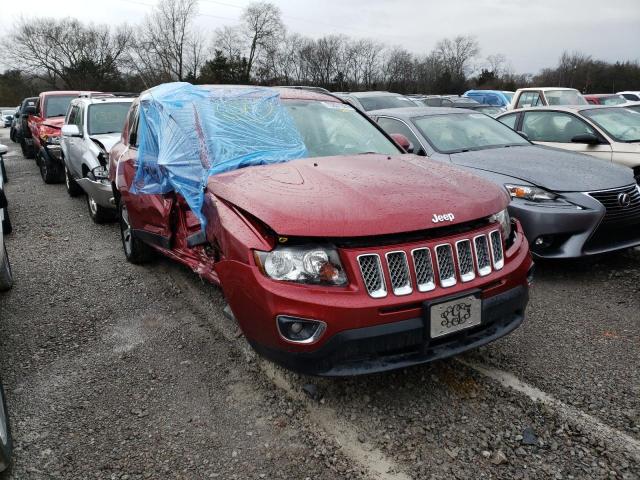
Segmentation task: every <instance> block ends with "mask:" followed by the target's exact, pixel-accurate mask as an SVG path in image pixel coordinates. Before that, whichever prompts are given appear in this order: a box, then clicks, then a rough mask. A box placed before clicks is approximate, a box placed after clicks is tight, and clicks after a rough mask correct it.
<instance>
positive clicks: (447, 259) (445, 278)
mask: <svg viewBox="0 0 640 480" xmlns="http://www.w3.org/2000/svg"><path fill="white" fill-rule="evenodd" d="M436 261H437V263H438V276H439V277H440V285H442V286H443V287H445V288H446V287H452V286H453V285H455V284H456V283H457V280H456V267H455V264H454V263H453V252H452V249H451V245H449V244H448V243H445V244H443V245H438V246H437V247H436Z"/></svg>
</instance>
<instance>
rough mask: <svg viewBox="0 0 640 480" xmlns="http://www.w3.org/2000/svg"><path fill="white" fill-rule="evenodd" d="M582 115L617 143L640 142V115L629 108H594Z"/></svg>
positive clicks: (583, 112)
mask: <svg viewBox="0 0 640 480" xmlns="http://www.w3.org/2000/svg"><path fill="white" fill-rule="evenodd" d="M580 113H582V115H584V116H585V117H587V118H588V119H590V120H591V121H592V122H593V123H595V124H596V125H597V126H599V127H600V128H601V129H603V130H604V131H605V132H607V134H608V135H609V136H610V137H611V138H613V139H614V140H616V141H617V142H640V113H638V112H637V111H633V110H629V109H628V108H620V107H617V108H594V109H592V110H583V111H582V112H580Z"/></svg>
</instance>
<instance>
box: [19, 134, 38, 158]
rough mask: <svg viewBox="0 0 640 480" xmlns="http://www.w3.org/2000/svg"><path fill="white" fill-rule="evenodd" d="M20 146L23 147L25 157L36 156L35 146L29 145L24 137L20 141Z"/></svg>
mask: <svg viewBox="0 0 640 480" xmlns="http://www.w3.org/2000/svg"><path fill="white" fill-rule="evenodd" d="M20 148H21V149H22V155H24V158H31V159H33V158H36V154H35V152H34V149H33V146H30V145H27V141H26V140H25V139H24V138H23V139H22V140H21V141H20Z"/></svg>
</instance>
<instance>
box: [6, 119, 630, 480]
mask: <svg viewBox="0 0 640 480" xmlns="http://www.w3.org/2000/svg"><path fill="white" fill-rule="evenodd" d="M7 136H8V130H7V129H4V130H1V131H0V142H2V143H9V141H8V139H7ZM9 145H10V147H11V148H12V151H13V154H12V155H10V156H9V157H7V160H6V164H7V171H8V175H9V177H10V183H9V184H8V185H7V192H8V197H9V201H10V213H11V216H12V222H13V224H14V233H13V234H12V235H10V236H8V237H6V240H7V247H8V250H9V255H10V257H11V260H12V265H13V269H14V276H15V286H14V288H13V290H12V291H10V292H8V293H6V294H3V295H1V296H0V352H1V353H0V372H1V373H2V376H3V380H4V383H5V386H6V390H7V397H8V402H9V406H10V413H11V416H12V420H13V433H14V437H15V452H14V453H15V456H14V464H13V466H12V468H11V470H10V472H7V473H6V474H5V475H4V476H2V475H0V478H3V479H16V480H17V479H20V480H21V479H31V478H33V479H40V478H56V479H58V478H64V479H94V478H95V479H116V478H118V479H127V478H129V479H136V478H153V479H156V478H158V479H164V478H184V479H192V478H193V479H200V478H220V479H227V478H237V479H245V478H249V479H253V478H256V479H260V478H283V479H306V478H309V479H336V478H340V479H348V478H352V479H360V478H372V479H374V478H377V479H382V480H406V479H409V478H413V479H432V478H433V479H441V478H460V479H462V478H504V479H515V478H530V479H539V478H552V479H570V478H574V479H583V478H612V479H613V478H616V479H617V478H624V479H638V478H640V455H639V453H638V452H640V413H639V412H640V408H639V406H640V376H639V374H638V369H637V366H638V365H639V364H640V321H639V320H640V313H638V312H640V308H639V307H640V294H639V293H640V252H639V251H630V252H625V253H621V254H617V255H610V256H606V257H599V258H597V259H595V260H590V261H582V262H563V263H541V264H539V265H538V267H539V268H538V277H537V283H536V286H535V287H534V289H533V290H532V299H531V304H530V308H529V318H528V321H527V322H526V323H525V324H524V325H523V327H521V328H520V329H519V330H518V331H516V332H515V333H514V334H513V335H511V336H509V337H508V338H505V339H502V340H501V341H498V342H496V343H494V344H492V345H490V346H487V347H485V348H482V349H480V350H478V351H476V352H472V353H470V354H468V355H466V356H464V358H463V360H465V361H467V362H471V363H474V364H481V365H485V366H492V367H494V368H496V369H500V370H504V371H506V372H509V373H512V374H514V375H516V376H517V377H518V378H520V379H521V380H523V381H524V382H527V383H528V384H531V385H532V386H534V387H537V388H538V389H541V390H543V391H545V392H547V393H548V394H550V395H552V396H554V397H555V398H557V399H558V400H560V401H561V402H564V403H565V404H566V405H569V406H570V407H574V408H575V409H579V410H580V411H582V412H585V413H588V414H590V415H591V416H592V417H594V419H595V420H594V421H596V422H600V423H601V424H602V425H603V426H604V427H610V428H612V429H614V432H619V439H617V440H616V441H611V442H610V441H608V440H607V439H606V438H604V437H603V435H602V434H601V432H600V430H599V429H593V428H585V427H584V425H582V424H581V423H580V422H578V421H575V422H574V421H573V420H572V418H571V416H569V417H567V415H564V414H563V412H562V411H559V409H558V408H555V407H554V406H553V405H548V404H544V403H541V402H534V401H532V400H531V399H530V398H528V397H527V396H525V395H522V394H520V393H517V392H515V391H514V390H512V389H510V388H506V387H504V386H502V385H500V384H499V383H497V382H495V381H494V380H491V379H489V378H487V377H486V376H484V375H482V374H480V373H478V371H476V370H474V369H472V368H470V367H468V366H466V365H463V364H462V363H460V362H459V361H457V360H455V359H454V360H448V361H443V362H437V363H434V364H431V365H427V366H423V367H417V368H412V369H408V370H402V371H399V372H394V373H389V374H381V375H372V376H367V377H359V378H354V379H337V380H336V379H333V380H332V379H317V378H310V377H302V376H299V375H295V374H292V373H289V372H286V371H284V370H282V369H280V368H277V367H274V366H273V365H272V364H270V363H269V362H266V361H264V360H262V359H259V358H257V357H256V356H255V355H254V354H252V352H251V351H250V349H249V348H248V346H247V344H246V342H245V340H244V339H243V338H242V336H241V335H240V334H239V332H238V330H237V328H236V327H235V325H234V324H233V322H232V321H231V320H228V319H227V318H226V317H225V316H224V315H223V312H222V309H223V305H224V302H223V299H222V296H221V294H220V292H219V291H218V289H216V288H215V287H213V286H211V285H208V284H204V283H203V282H201V281H200V280H199V279H198V277H197V276H196V275H195V274H193V273H191V272H189V271H187V270H186V269H184V268H182V267H181V266H179V265H176V264H174V263H171V262H169V261H167V260H164V259H158V260H157V261H155V262H154V263H152V264H151V265H147V266H144V267H138V266H134V265H130V264H128V263H126V262H125V260H124V256H123V254H122V252H121V248H122V247H121V244H120V239H119V232H118V229H117V226H116V225H102V226H99V225H94V224H93V223H92V222H91V221H90V219H89V217H88V215H87V211H86V205H85V202H84V199H83V198H79V199H71V198H69V197H68V195H67V194H66V192H65V190H64V186H63V185H45V184H43V182H42V181H41V179H40V177H39V175H38V172H37V168H36V166H35V164H34V162H33V161H31V160H26V159H23V158H22V156H21V155H19V153H17V152H19V148H16V145H15V144H10V143H9ZM305 391H306V392H310V393H312V395H308V394H307V393H305Z"/></svg>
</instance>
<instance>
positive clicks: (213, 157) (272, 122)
mask: <svg viewBox="0 0 640 480" xmlns="http://www.w3.org/2000/svg"><path fill="white" fill-rule="evenodd" d="M139 115H140V121H139V125H138V167H137V171H136V176H135V180H134V184H133V185H132V188H131V191H132V193H135V194H161V193H168V192H171V191H176V192H178V193H180V194H181V195H182V196H183V197H184V198H185V200H186V201H187V203H188V204H189V206H190V207H191V209H192V210H193V212H194V213H195V214H196V215H197V216H198V218H199V219H200V222H201V224H202V226H203V227H204V226H205V224H206V220H205V218H204V216H203V215H202V203H203V197H204V187H205V186H206V182H207V178H208V177H209V176H210V175H215V174H218V173H222V172H227V171H231V170H236V169H238V168H243V167H248V166H252V165H265V164H270V163H280V162H287V161H289V160H293V159H296V158H303V157H306V156H307V149H306V147H305V145H304V142H303V140H302V136H301V135H300V132H299V131H298V129H297V128H296V125H295V123H294V121H293V119H292V118H291V117H290V116H289V114H288V113H287V111H286V109H285V108H284V107H283V106H282V104H281V102H280V97H279V94H278V92H277V91H276V90H273V89H270V88H264V87H246V88H245V87H205V86H196V85H191V84H190V83H166V84H163V85H158V86H157V87H154V88H152V89H150V90H147V91H146V92H145V93H143V94H142V96H141V97H140V108H139Z"/></svg>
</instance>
